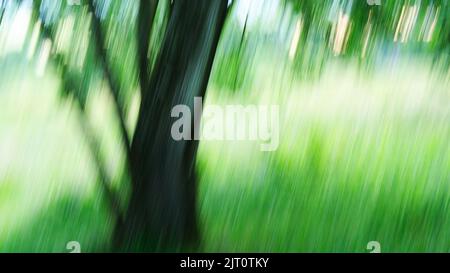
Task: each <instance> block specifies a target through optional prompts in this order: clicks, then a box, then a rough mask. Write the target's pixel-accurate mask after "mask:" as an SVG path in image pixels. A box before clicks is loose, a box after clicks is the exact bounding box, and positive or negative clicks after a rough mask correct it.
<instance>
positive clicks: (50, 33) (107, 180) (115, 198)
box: [41, 25, 123, 223]
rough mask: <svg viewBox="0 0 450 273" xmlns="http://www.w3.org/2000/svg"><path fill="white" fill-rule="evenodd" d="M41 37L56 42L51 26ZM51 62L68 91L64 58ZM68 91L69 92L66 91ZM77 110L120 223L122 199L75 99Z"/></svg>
mask: <svg viewBox="0 0 450 273" xmlns="http://www.w3.org/2000/svg"><path fill="white" fill-rule="evenodd" d="M41 35H42V36H43V38H46V39H50V40H51V41H52V42H54V37H53V31H52V29H50V26H45V25H42V32H41ZM50 60H51V61H52V62H53V63H54V65H55V66H56V67H58V66H60V67H61V78H62V83H63V87H62V88H64V89H67V88H68V86H67V71H68V67H67V65H66V64H64V61H63V60H62V57H61V56H60V55H55V56H52V58H50ZM65 91H67V90H65ZM75 101H76V105H77V108H78V109H79V112H80V115H79V124H80V126H81V129H82V132H83V135H84V136H85V138H86V140H87V142H88V143H87V144H88V146H89V149H90V151H91V154H92V155H93V157H94V161H95V164H96V165H97V170H98V175H99V179H100V186H101V188H102V190H103V191H104V192H105V195H106V199H107V201H108V203H109V205H110V208H111V210H112V212H113V213H114V215H115V216H116V218H117V221H118V222H119V223H120V222H121V221H122V219H123V215H122V210H121V206H120V201H119V200H120V199H119V197H118V195H117V194H116V193H115V192H114V190H113V189H112V188H111V181H112V179H111V178H110V177H109V175H108V172H107V170H106V168H105V167H104V166H105V165H106V164H105V162H103V159H102V157H101V156H100V154H101V153H100V142H99V141H98V139H97V137H96V136H95V134H94V133H93V132H94V130H93V128H92V127H91V126H90V125H89V118H88V117H87V115H86V113H85V112H84V110H83V107H82V106H81V104H80V101H79V100H78V99H75Z"/></svg>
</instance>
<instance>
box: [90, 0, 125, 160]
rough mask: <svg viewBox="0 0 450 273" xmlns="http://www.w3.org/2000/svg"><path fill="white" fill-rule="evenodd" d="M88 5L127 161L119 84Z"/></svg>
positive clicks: (99, 28) (97, 24)
mask: <svg viewBox="0 0 450 273" xmlns="http://www.w3.org/2000/svg"><path fill="white" fill-rule="evenodd" d="M88 7H89V11H90V12H91V14H92V31H93V35H94V39H95V49H96V52H97V56H99V57H100V63H101V66H102V69H103V72H104V74H105V77H106V80H107V81H108V85H109V90H110V91H111V95H112V97H113V100H114V108H115V111H116V113H117V116H118V118H119V126H120V130H121V134H122V138H123V141H124V144H125V148H126V154H127V159H128V162H129V160H130V159H131V149H130V148H131V141H130V136H129V134H128V129H127V125H126V121H125V117H126V114H125V111H124V109H123V107H122V104H121V101H120V97H119V92H120V85H119V83H118V81H117V79H116V78H115V77H114V75H113V72H112V69H111V66H110V64H109V62H108V56H107V53H106V50H105V49H104V47H105V44H104V41H105V39H104V35H103V31H102V29H101V22H100V18H99V17H97V15H96V13H95V6H94V2H93V0H89V1H88Z"/></svg>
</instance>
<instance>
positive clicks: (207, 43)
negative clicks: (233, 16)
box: [115, 0, 227, 251]
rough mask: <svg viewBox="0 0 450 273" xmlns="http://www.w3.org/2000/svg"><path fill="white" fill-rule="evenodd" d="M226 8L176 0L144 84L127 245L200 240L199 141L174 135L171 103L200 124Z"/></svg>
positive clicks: (122, 234) (174, 246) (122, 243)
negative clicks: (197, 112)
mask: <svg viewBox="0 0 450 273" xmlns="http://www.w3.org/2000/svg"><path fill="white" fill-rule="evenodd" d="M226 11H227V1H226V0H215V1H211V0H197V1H187V0H184V1H174V3H173V7H172V12H171V15H170V19H169V23H168V28H167V31H166V36H165V38H164V42H163V45H162V47H161V50H160V52H159V57H158V60H157V62H156V65H155V68H154V69H153V71H152V75H151V77H150V80H149V82H148V84H147V85H144V86H142V89H143V90H142V100H141V107H140V112H139V117H138V122H137V126H136V130H135V134H134V138H133V142H132V147H131V177H132V181H133V183H132V193H131V197H130V202H129V207H128V209H127V213H126V215H125V218H124V222H123V223H122V224H120V225H118V226H117V228H116V234H115V239H116V246H118V247H119V250H121V251H124V250H134V251H176V250H181V249H182V248H185V247H189V246H191V247H195V245H196V243H197V242H198V238H199V232H198V227H197V211H196V190H197V187H196V177H195V161H196V154H197V147H198V141H194V140H189V141H184V140H183V141H178V142H177V141H175V140H173V139H172V136H171V127H172V124H173V122H174V119H173V118H172V117H171V110H172V108H173V107H174V106H175V105H179V104H184V105H187V106H189V107H190V109H191V112H192V124H194V122H193V118H194V116H193V113H194V108H193V105H194V97H198V96H201V97H203V96H204V95H205V92H206V88H207V85H208V80H209V76H210V72H211V68H212V64H213V60H214V55H215V52H216V48H217V44H218V41H219V37H220V33H221V31H222V28H223V25H224V21H225V17H226ZM141 57H142V56H141ZM141 75H142V74H141ZM144 83H145V81H144ZM193 131H194V127H193V126H192V132H193Z"/></svg>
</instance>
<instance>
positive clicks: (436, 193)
mask: <svg viewBox="0 0 450 273" xmlns="http://www.w3.org/2000/svg"><path fill="white" fill-rule="evenodd" d="M369 2H370V3H371V2H373V1H360V0H324V1H317V0H233V1H228V0H196V1H188V0H175V1H170V0H159V1H158V0H147V1H135V0H81V1H79V2H78V1H63V0H57V1H55V0H0V251H2V252H70V251H71V250H72V249H75V250H74V251H76V252H79V251H81V252H109V251H132V252H136V251H145V252H154V251H200V252H202V251H208V252H211V251H212V252H216V251H217V252H234V251H236V252H246V251H252V252H253V251H257V252H261V251H262V252H368V250H367V249H368V247H369V246H372V245H374V244H375V245H376V246H379V247H380V249H381V251H382V252H448V251H449V250H450V229H449V228H447V227H448V226H450V72H449V71H450V70H449V65H450V20H449V16H450V1H449V0H398V1H393V0H392V1H391V0H386V1H380V5H374V4H370V3H369ZM194 97H202V98H203V102H204V104H205V105H204V106H208V105H216V106H220V107H224V108H223V109H225V108H226V106H229V105H244V106H245V105H256V106H258V105H276V106H277V107H278V108H279V117H280V118H279V122H280V124H279V145H278V146H277V149H276V150H274V151H271V152H264V151H261V149H260V147H259V145H260V143H259V142H254V141H253V142H252V141H239V140H217V141H216V140H214V141H213V140H200V141H199V142H198V141H196V140H190V139H193V138H188V139H189V140H186V141H178V142H175V141H174V140H172V138H171V137H170V128H171V127H172V124H173V122H174V121H175V119H174V118H172V117H171V114H170V110H171V109H172V107H173V106H175V105H178V104H182V105H184V104H186V105H187V106H189V107H191V106H192V105H191V103H193V101H194ZM191 109H192V108H191ZM219 124H220V123H219ZM226 126H235V125H234V124H227V125H226ZM249 126H250V125H249ZM221 129H222V130H223V131H227V130H228V129H230V128H221ZM231 129H232V130H234V128H231ZM369 242H370V244H369ZM66 246H70V248H69V247H68V248H66Z"/></svg>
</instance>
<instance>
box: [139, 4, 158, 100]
mask: <svg viewBox="0 0 450 273" xmlns="http://www.w3.org/2000/svg"><path fill="white" fill-rule="evenodd" d="M148 2H149V4H145V3H148ZM158 3H159V1H158V0H150V1H144V0H141V1H140V3H139V15H138V53H139V54H138V58H139V60H138V62H139V78H140V85H141V93H142V92H143V90H144V89H145V88H147V86H148V84H149V71H148V70H149V65H148V50H149V46H150V36H151V31H152V27H153V21H154V19H155V14H156V9H157V7H158Z"/></svg>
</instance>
